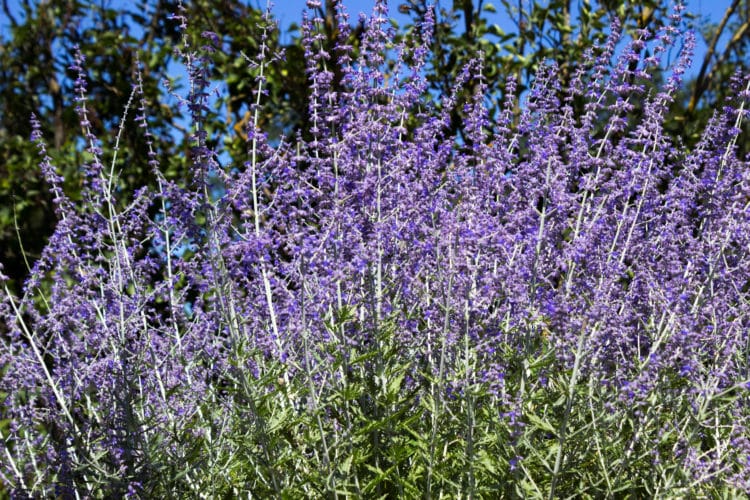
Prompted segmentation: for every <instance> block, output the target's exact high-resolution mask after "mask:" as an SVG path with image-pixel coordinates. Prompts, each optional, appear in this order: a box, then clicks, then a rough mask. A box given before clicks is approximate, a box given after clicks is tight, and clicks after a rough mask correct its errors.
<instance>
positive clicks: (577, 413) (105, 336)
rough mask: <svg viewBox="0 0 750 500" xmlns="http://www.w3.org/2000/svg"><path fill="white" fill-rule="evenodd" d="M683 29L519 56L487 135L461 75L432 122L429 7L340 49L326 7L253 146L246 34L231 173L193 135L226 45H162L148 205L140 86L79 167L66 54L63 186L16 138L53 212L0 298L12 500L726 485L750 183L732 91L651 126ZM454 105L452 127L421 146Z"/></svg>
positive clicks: (737, 473)
mask: <svg viewBox="0 0 750 500" xmlns="http://www.w3.org/2000/svg"><path fill="white" fill-rule="evenodd" d="M310 7H312V8H314V7H315V2H310ZM311 12H315V11H314V10H311ZM679 13H680V8H677V9H676V14H675V17H674V19H673V24H672V25H670V26H667V27H666V28H664V30H663V31H662V32H660V33H657V34H650V33H647V32H641V33H640V35H639V37H638V38H636V39H635V40H631V41H630V42H629V43H627V44H626V46H625V47H624V48H623V49H616V47H618V43H619V42H620V41H621V40H620V34H619V27H618V26H617V25H613V27H612V30H611V31H612V33H611V36H610V39H609V41H608V42H607V44H606V45H604V46H602V47H598V48H597V49H596V50H594V51H593V52H592V53H591V54H590V55H589V58H588V60H586V61H584V63H583V64H581V65H580V66H578V69H577V72H576V73H575V74H574V75H573V77H572V79H571V81H570V83H569V84H568V85H563V84H562V83H561V82H560V81H559V80H558V78H557V74H556V72H555V68H554V67H548V68H542V69H540V71H539V72H538V75H537V78H536V80H535V84H534V86H533V88H532V89H531V90H530V91H529V92H528V94H527V95H526V96H525V97H524V104H523V106H521V107H520V109H521V111H520V114H518V115H516V114H514V109H516V106H515V102H514V101H513V98H511V97H508V98H507V100H506V107H505V109H504V110H503V112H502V113H501V114H500V116H498V117H490V116H488V114H487V112H486V110H485V108H484V106H483V102H484V101H483V99H484V95H483V92H484V90H485V87H484V85H483V83H482V81H483V76H482V75H481V73H480V72H479V70H478V68H479V67H480V66H479V65H469V66H467V67H466V68H465V70H464V72H463V73H462V75H461V76H460V78H459V83H458V86H457V88H456V89H455V92H454V93H453V94H452V95H448V96H441V98H442V102H441V106H440V107H439V108H438V107H435V106H434V105H432V104H430V102H431V101H430V100H429V99H427V98H426V97H427V96H426V95H425V93H426V89H427V86H426V82H425V73H426V72H427V71H429V68H427V67H426V62H425V61H426V60H427V58H426V56H427V54H428V50H429V45H430V37H431V35H430V33H431V29H432V26H431V23H432V22H434V21H433V20H432V19H431V18H429V17H428V22H427V23H426V25H425V26H423V27H422V29H421V30H420V33H421V38H419V39H415V40H413V41H412V43H411V45H409V44H403V45H402V46H398V47H394V46H392V45H391V40H392V39H393V37H392V33H391V32H390V31H389V30H390V28H387V27H386V26H387V10H386V7H385V4H384V3H382V2H378V3H377V4H376V6H375V8H374V11H373V14H372V16H371V17H370V18H369V19H367V20H366V30H365V32H364V35H363V38H362V41H361V45H360V46H359V48H358V50H357V51H356V52H355V50H354V49H353V48H352V47H350V46H349V45H347V40H348V31H347V26H348V22H347V19H348V18H347V15H346V12H345V10H344V8H343V7H340V11H339V16H340V21H341V22H340V23H339V26H340V27H341V33H340V40H339V44H338V47H337V49H336V51H335V52H334V53H328V52H326V50H324V46H323V43H322V41H321V38H320V36H319V35H318V33H319V31H318V29H319V26H320V24H321V23H322V22H323V20H322V19H318V18H316V17H308V18H305V19H304V22H303V27H302V33H303V35H304V48H305V51H306V59H307V61H308V68H307V71H308V77H309V81H310V100H309V109H308V113H309V116H310V117H311V120H310V123H311V128H310V130H307V131H305V133H304V134H300V135H298V136H296V137H286V138H284V139H282V140H281V141H280V142H279V143H278V144H276V143H270V142H269V141H268V140H267V138H266V136H265V135H264V132H263V130H260V128H259V126H258V123H259V120H258V116H259V113H260V109H261V105H262V99H263V95H264V92H265V86H266V85H267V83H266V81H265V79H264V68H266V67H267V65H269V64H274V62H275V60H276V59H275V58H276V57H277V55H274V54H271V53H270V49H269V48H268V47H267V45H266V43H265V42H266V39H265V38H264V39H262V40H261V41H260V43H261V49H260V51H259V57H258V59H257V60H255V59H252V58H247V59H248V63H249V64H251V66H252V67H253V68H254V70H255V72H256V75H257V78H256V80H255V82H254V84H255V85H256V94H255V95H256V98H257V100H256V102H255V105H254V107H253V109H251V112H253V113H254V119H253V120H251V122H250V123H249V126H248V129H247V160H246V161H245V163H244V164H242V165H231V166H230V167H227V168H222V167H221V166H220V165H219V163H218V162H217V161H216V158H217V156H218V155H220V153H221V152H220V151H216V150H213V149H211V148H210V147H209V143H210V141H209V137H208V134H209V132H208V129H207V126H206V112H207V109H208V107H209V106H210V104H209V89H210V82H209V80H208V75H209V72H208V68H209V67H210V64H211V62H210V61H211V59H210V56H211V53H212V51H214V50H217V49H219V48H220V47H221V34H214V33H210V32H206V33H205V34H204V38H205V44H206V45H205V46H204V47H202V48H193V47H190V46H187V43H186V44H185V45H186V46H185V47H184V48H183V57H184V60H185V62H186V67H187V72H188V75H189V76H190V86H189V91H188V94H187V95H186V96H185V102H186V104H187V105H188V107H189V110H190V112H191V116H192V121H193V136H192V143H193V149H192V151H191V161H192V165H191V166H192V171H191V176H192V179H191V182H190V183H188V184H187V185H186V186H182V187H180V186H178V185H177V184H175V183H173V182H170V181H168V180H167V179H165V178H164V177H163V176H162V175H161V174H160V169H159V167H160V166H159V164H158V162H157V161H156V160H155V158H156V155H155V154H154V152H153V151H152V153H151V154H150V155H149V157H148V158H143V159H141V161H143V162H146V163H148V165H149V166H150V167H151V168H152V169H153V172H154V175H155V176H156V178H157V179H158V180H159V181H158V186H159V188H158V191H156V192H151V191H148V190H146V189H141V190H138V191H137V192H135V193H132V195H131V196H130V198H129V199H128V200H129V201H127V202H123V201H122V200H121V199H119V197H121V196H122V194H121V193H119V192H118V191H117V190H116V189H115V188H114V186H116V184H117V182H116V181H117V175H118V161H120V160H118V156H117V152H118V139H119V137H120V136H121V134H124V133H133V132H131V131H129V130H128V125H127V124H128V123H130V122H129V121H128V120H132V121H133V122H134V123H136V124H137V125H138V131H139V132H140V133H143V134H145V136H146V138H147V139H148V138H149V137H150V136H149V132H148V109H149V103H147V102H146V101H145V99H144V97H143V96H142V91H141V89H140V87H139V86H138V85H136V86H135V87H134V89H133V94H132V98H131V103H132V104H131V105H130V106H129V108H128V109H127V110H125V113H124V115H123V120H122V123H121V124H120V126H119V128H118V130H117V133H116V136H115V138H114V145H113V146H112V147H111V151H110V152H109V153H105V150H106V147H104V146H103V145H102V144H101V143H100V142H99V139H98V138H96V137H94V136H93V135H92V134H91V133H90V132H89V128H88V118H87V116H88V113H89V110H88V106H91V104H90V103H88V102H87V100H86V77H85V61H83V59H82V57H80V56H79V55H77V56H76V64H75V67H74V68H73V70H74V71H75V72H76V73H77V80H76V91H77V97H76V99H77V110H78V113H79V116H80V121H81V126H82V130H83V139H84V141H85V148H86V151H87V153H88V155H89V162H88V163H87V164H86V165H82V166H81V169H82V171H83V172H84V173H85V179H86V185H85V187H84V194H83V199H82V202H81V203H80V204H75V203H73V201H72V200H70V199H68V198H67V197H66V195H65V193H64V191H63V189H62V182H61V179H60V178H59V176H58V175H57V174H56V172H55V167H54V165H53V164H52V160H51V158H50V157H49V155H48V154H47V152H46V149H45V146H44V142H43V139H42V137H41V133H40V132H39V131H40V127H39V125H38V124H37V125H36V128H35V130H36V131H37V132H35V136H34V137H33V140H34V141H36V142H37V144H38V145H39V150H40V157H41V168H42V172H43V174H44V176H45V178H46V180H47V182H48V184H49V186H50V189H51V190H52V192H53V194H54V196H55V203H56V206H57V213H58V216H59V224H58V227H57V230H56V232H55V234H54V235H53V236H52V238H51V239H50V241H49V244H48V246H47V248H46V250H45V252H44V254H43V255H42V256H41V258H40V259H39V260H38V261H37V262H36V263H35V264H34V268H33V270H32V272H31V275H30V278H29V279H28V280H27V282H26V284H25V286H24V289H23V292H22V294H20V295H19V296H14V295H13V294H11V293H10V291H9V290H8V289H7V288H5V294H4V297H3V300H2V302H0V314H2V318H3V322H4V323H5V325H7V329H8V332H7V334H6V336H5V337H4V339H3V343H2V346H3V350H2V358H1V359H2V382H1V383H0V387H1V389H0V390H2V392H3V394H4V396H5V400H4V403H3V406H2V419H3V420H4V421H5V422H7V424H6V425H5V426H4V427H3V428H2V432H3V443H2V453H0V480H2V482H3V484H4V485H5V488H6V489H7V491H8V492H10V494H11V495H13V496H15V497H19V498H21V497H24V496H32V497H42V496H54V495H58V496H63V497H92V498H98V497H119V496H131V497H143V498H154V497H174V496H195V497H211V498H213V497H237V496H243V497H245V496H246V497H267V496H274V497H289V498H298V497H333V498H339V497H341V498H345V497H361V496H364V497H391V496H392V497H395V496H399V497H418V496H424V497H426V498H432V497H446V496H449V497H464V496H466V497H472V498H473V497H486V498H496V497H497V496H503V497H513V496H521V497H548V498H554V497H558V496H560V497H570V496H580V497H599V496H603V497H610V496H612V497H614V496H617V497H620V496H622V497H626V496H629V497H650V496H653V497H684V496H704V495H705V496H732V495H734V496H739V495H742V494H747V493H750V437H749V436H750V435H749V434H748V424H749V419H750V411H749V410H748V408H750V405H748V389H749V388H750V385H749V384H750V373H748V353H749V352H750V347H749V346H750V344H749V342H750V340H749V339H748V331H749V330H748V328H749V327H750V324H749V323H750V322H749V319H750V308H749V307H750V306H749V304H748V288H749V287H750V285H749V284H750V271H749V270H750V256H749V255H748V251H749V250H750V201H748V200H750V178H749V176H750V169H748V164H747V161H746V160H745V159H742V158H738V156H737V154H736V150H737V148H736V144H737V141H738V140H739V138H740V137H741V135H740V134H741V132H742V125H743V120H744V117H745V116H746V114H747V111H746V102H747V99H748V97H749V96H750V81H749V80H748V78H747V77H746V76H738V77H737V78H736V79H735V80H734V85H735V87H736V88H735V95H736V97H735V100H734V101H732V102H728V103H726V106H725V107H724V108H723V109H721V110H718V111H717V112H716V114H715V116H714V118H713V120H712V121H711V122H710V123H709V125H708V126H707V128H706V130H705V131H704V134H703V138H702V140H701V141H700V143H699V144H698V145H697V146H696V147H695V148H694V149H692V150H687V149H686V148H684V147H682V146H680V145H679V144H675V143H674V141H673V140H672V139H670V137H669V135H668V134H667V133H666V132H665V131H664V129H663V127H662V125H663V123H664V119H665V115H666V113H667V111H668V107H669V104H670V102H671V101H672V100H673V99H674V98H675V93H676V91H677V89H678V88H679V85H680V82H681V77H682V74H683V73H684V71H685V69H686V68H687V67H688V65H689V64H690V57H691V53H692V47H693V43H694V42H693V36H692V35H691V34H690V33H682V32H681V31H680V26H681V25H680V16H679ZM311 15H313V16H314V14H311ZM175 18H176V19H177V20H178V21H180V22H181V24H185V23H186V22H187V19H185V18H184V14H183V12H182V11H180V12H177V13H176V14H175ZM266 22H268V24H269V27H268V29H271V28H272V26H271V24H272V23H271V22H270V18H267V19H266ZM678 37H679V39H680V40H681V41H682V44H681V46H680V47H679V52H680V54H681V55H680V58H679V60H678V61H677V62H676V63H675V64H674V66H673V67H671V68H670V69H669V70H668V73H667V78H666V81H665V83H664V84H663V85H661V86H659V87H658V89H657V90H655V91H647V90H646V89H647V88H648V87H647V86H646V85H645V84H646V81H647V80H648V79H650V78H652V75H653V74H654V71H653V70H654V69H656V68H660V67H662V59H661V58H662V57H663V55H664V54H665V53H666V52H667V51H669V50H671V49H675V50H677V48H676V47H677V45H676V43H677V39H678ZM646 45H648V47H650V49H651V53H652V54H653V56H652V57H650V58H648V59H646V60H643V61H642V60H640V58H639V55H638V54H639V52H640V50H641V49H642V48H643V47H644V46H646ZM389 58H393V59H389ZM406 61H409V63H408V64H407V63H406ZM389 62H391V63H392V66H389ZM634 62H637V64H633V63H634ZM334 64H336V65H338V67H339V68H341V81H340V82H339V81H334V73H333V71H332V65H334ZM469 82H478V84H477V85H475V88H476V89H477V93H476V95H475V97H474V99H473V100H472V101H470V102H459V99H458V96H459V95H461V93H460V92H459V90H460V88H461V86H463V85H468V84H469ZM508 88H509V89H510V90H509V95H512V94H513V88H514V82H513V81H512V80H511V81H509V82H508ZM581 103H583V104H581ZM456 106H463V107H464V109H465V111H467V112H466V116H467V117H468V118H467V120H466V123H465V124H464V125H465V126H464V130H465V134H464V135H463V136H462V137H461V138H458V137H452V136H449V135H448V134H447V132H446V131H447V130H448V123H449V115H450V110H451V109H452V108H454V107H456ZM134 110H135V111H136V113H134V112H133V111H134ZM133 114H136V116H135V117H132V115H133ZM131 161H133V160H131ZM217 182H219V183H220V185H221V189H220V190H214V189H212V187H211V186H214V185H215V184H216V183H217Z"/></svg>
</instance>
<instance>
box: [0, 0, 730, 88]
mask: <svg viewBox="0 0 750 500" xmlns="http://www.w3.org/2000/svg"><path fill="white" fill-rule="evenodd" d="M6 1H7V3H8V6H9V7H10V10H11V12H19V11H20V7H19V6H20V4H21V2H20V1H19V0H6ZM185 1H189V0H185ZM343 1H344V5H345V6H346V8H347V10H348V11H349V13H350V16H351V18H352V19H353V20H355V19H356V18H357V17H358V14H359V13H360V12H363V13H365V14H367V15H369V14H370V12H371V11H372V7H373V5H374V0H343ZM436 1H437V3H439V4H442V5H444V6H446V7H450V6H451V5H452V3H453V0H436ZM529 1H530V0H523V3H524V4H527V3H529ZM579 1H580V0H579ZM248 2H249V3H251V4H253V5H256V6H260V7H264V6H265V0H248ZM402 2H403V0H395V1H391V2H389V7H390V10H391V15H392V16H393V17H394V18H395V19H396V20H397V21H398V22H399V24H401V25H403V24H405V23H406V22H408V18H407V17H406V16H404V15H402V14H400V13H399V12H398V10H397V6H398V5H399V4H401V3H402ZM104 3H105V4H109V5H112V6H116V5H118V4H120V5H124V4H128V3H130V2H128V1H127V0H109V1H107V0H104ZM487 3H494V4H495V5H496V6H497V11H498V13H497V14H494V15H493V14H487V15H488V18H489V21H490V22H492V23H496V24H498V25H499V26H500V27H501V28H502V29H504V30H506V31H508V32H513V25H512V24H511V22H510V20H509V19H508V17H507V16H506V15H504V8H503V6H502V5H501V2H500V0H485V5H486V4H487ZM730 3H731V0H713V1H712V0H688V1H687V4H686V5H687V8H688V11H689V12H692V13H694V14H696V15H698V16H699V18H702V19H706V20H708V21H713V22H715V23H718V22H719V20H721V18H722V15H723V13H724V11H725V10H726V9H727V7H728V6H729V5H730ZM573 4H574V5H575V4H576V2H573ZM305 6H306V0H277V1H276V2H275V5H274V6H273V8H272V10H273V13H274V16H275V17H276V19H278V20H279V22H280V25H281V28H282V31H283V30H286V28H287V27H288V26H289V25H290V24H291V23H299V21H300V20H301V18H302V11H303V10H304V9H305ZM4 17H5V16H4V14H3V13H2V11H0V34H2V35H4V36H3V37H0V38H4V37H5V36H7V29H8V27H9V22H8V20H7V19H5V18H4ZM284 36H287V37H288V36H290V35H288V34H287V35H284ZM705 52H706V46H705V43H703V41H702V39H701V37H700V36H699V37H698V47H697V49H696V54H695V58H694V60H695V63H694V64H693V68H692V70H693V72H695V73H697V71H698V68H697V67H699V66H700V63H699V61H701V60H702V58H703V56H704V54H705Z"/></svg>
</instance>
